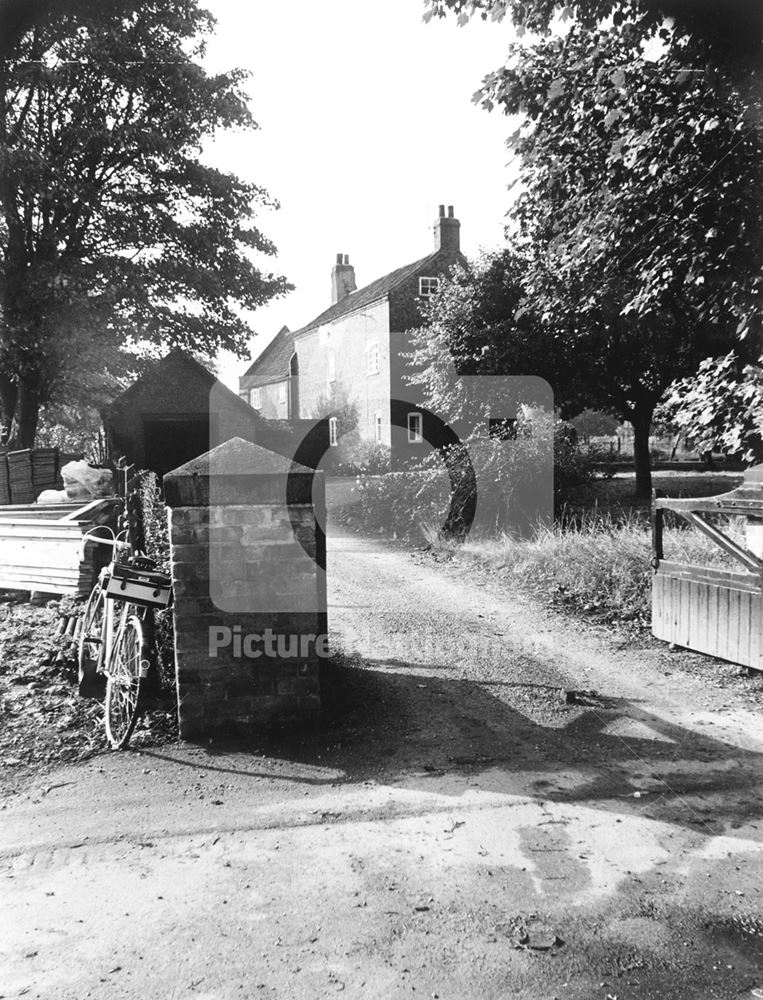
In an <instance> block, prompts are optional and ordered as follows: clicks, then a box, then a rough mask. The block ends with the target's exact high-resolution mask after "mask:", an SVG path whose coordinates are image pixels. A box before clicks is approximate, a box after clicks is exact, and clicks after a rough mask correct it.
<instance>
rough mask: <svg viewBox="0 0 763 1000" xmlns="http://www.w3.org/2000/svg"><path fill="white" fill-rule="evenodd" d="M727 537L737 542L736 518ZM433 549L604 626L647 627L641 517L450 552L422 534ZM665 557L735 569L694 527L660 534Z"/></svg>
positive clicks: (647, 573) (646, 551)
mask: <svg viewBox="0 0 763 1000" xmlns="http://www.w3.org/2000/svg"><path fill="white" fill-rule="evenodd" d="M727 531H728V533H729V534H730V535H731V536H732V537H734V538H736V539H738V540H742V539H743V535H744V529H743V527H742V525H741V523H739V522H738V519H735V520H734V522H732V523H730V524H728V525H727ZM426 535H427V540H428V541H429V543H430V545H431V546H432V547H433V549H439V550H449V551H451V552H452V553H453V554H454V555H455V556H456V557H457V558H458V559H459V560H463V561H466V562H474V563H479V564H482V565H484V566H487V567H489V568H492V569H494V570H496V571H499V572H503V573H505V574H507V575H509V576H511V577H512V578H514V579H515V580H516V582H517V583H518V584H519V585H520V586H522V587H523V588H525V589H529V590H532V591H534V592H536V593H538V594H540V595H542V596H544V597H547V598H552V599H554V600H557V601H559V602H562V603H565V604H567V605H568V606H570V607H571V608H573V609H575V610H580V611H585V612H589V613H591V612H596V613H598V614H599V615H600V617H602V618H604V619H608V620H615V619H619V620H623V621H634V622H637V623H641V624H648V623H649V620H650V603H651V538H650V532H649V528H648V527H647V526H646V525H645V524H644V521H643V519H642V518H640V517H639V516H637V515H635V514H634V515H633V516H631V517H630V518H626V519H625V520H623V519H622V518H618V519H615V518H613V517H612V516H611V515H607V514H605V515H590V516H588V517H586V518H584V519H583V520H582V521H580V522H579V524H578V526H577V527H576V528H575V529H574V530H573V529H570V528H569V527H562V526H560V525H558V524H557V525H555V526H554V527H551V528H543V529H541V530H540V531H538V532H537V534H536V537H535V538H534V539H532V540H529V541H522V540H516V539H514V538H511V537H509V536H507V535H502V536H500V537H498V538H493V539H485V540H482V541H479V540H477V541H473V540H469V541H467V542H466V543H465V544H464V545H462V546H459V547H455V546H453V545H450V544H449V543H448V542H447V541H443V540H442V539H441V538H440V537H439V535H438V532H437V530H436V529H434V528H431V529H428V530H427V532H426ZM664 544H665V556H666V558H668V559H671V560H676V561H680V562H686V563H689V564H692V565H697V566H707V565H712V566H724V567H728V568H739V565H738V563H735V562H734V560H733V559H732V558H731V557H730V556H727V555H726V554H725V553H724V552H723V551H722V550H721V549H720V548H719V547H718V546H717V545H715V544H714V543H713V542H711V541H710V539H708V538H706V537H705V536H704V535H702V534H700V533H699V532H697V531H695V530H694V529H693V528H682V527H679V526H675V527H672V528H668V529H666V531H665V537H664Z"/></svg>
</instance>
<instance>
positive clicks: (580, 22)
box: [430, 0, 763, 493]
mask: <svg viewBox="0 0 763 1000" xmlns="http://www.w3.org/2000/svg"><path fill="white" fill-rule="evenodd" d="M430 6H431V7H432V9H433V11H434V12H436V13H442V12H443V11H444V10H445V9H446V8H453V9H455V10H456V11H457V12H458V13H459V16H461V17H462V18H463V17H467V16H468V15H469V14H470V13H473V12H474V11H475V10H477V11H480V12H481V13H483V14H487V13H491V14H493V15H494V16H503V15H504V14H506V13H507V12H509V13H511V14H512V16H513V17H514V18H515V20H516V22H517V23H518V25H519V26H520V28H522V27H524V28H529V29H530V30H531V31H534V32H536V33H537V34H536V35H535V36H533V37H532V38H531V40H530V41H529V42H523V43H520V44H517V45H515V46H513V47H512V49H511V52H510V55H509V60H508V62H507V64H506V66H504V67H502V68H501V69H499V70H497V71H496V72H494V73H492V74H490V75H489V76H488V77H487V78H486V81H485V84H484V87H483V89H482V91H481V92H480V94H479V99H480V100H482V102H483V103H484V104H485V106H487V107H493V106H499V107H500V108H501V109H502V110H503V111H505V112H506V113H507V114H509V115H519V116H521V121H522V122H523V124H522V125H521V127H520V128H519V129H518V131H517V133H516V134H515V136H514V137H513V145H514V146H515V149H516V151H517V153H518V155H519V156H520V158H521V164H522V180H523V193H522V195H521V196H520V198H519V200H518V203H517V206H516V210H515V213H514V218H513V220H512V223H513V224H512V227H511V232H512V236H513V239H514V241H515V244H516V245H517V246H518V247H519V248H520V250H521V252H522V253H523V254H524V256H525V257H526V258H527V260H528V268H527V275H526V279H525V289H526V295H527V297H528V300H529V302H530V303H531V307H532V309H533V310H534V312H535V313H536V314H537V315H538V317H539V320H540V322H539V326H538V333H537V336H538V339H539V341H540V342H541V343H543V344H544V345H545V352H544V356H545V359H546V361H545V369H540V370H538V373H539V374H546V375H547V377H549V380H550V381H552V383H553V384H554V387H555V389H556V391H557V394H558V395H560V396H561V397H562V400H563V401H567V402H573V401H574V400H573V399H572V398H571V396H570V392H569V390H570V387H571V385H572V386H574V387H575V393H574V394H573V395H576V396H577V397H578V399H580V397H581V396H583V397H586V399H585V402H586V403H587V405H590V406H593V407H595V408H598V409H606V410H611V411H613V412H615V413H617V414H618V415H619V416H620V417H621V418H623V419H626V420H629V421H631V422H632V423H633V426H634V433H635V442H636V472H637V488H638V491H639V492H640V493H645V492H648V490H649V487H650V477H649V451H648V436H649V427H650V423H651V418H652V414H653V411H654V408H655V406H656V404H657V402H658V401H659V399H660V398H661V396H662V395H663V393H664V392H665V390H666V389H667V388H668V386H669V385H670V384H671V383H672V382H673V381H674V380H675V379H677V378H680V377H681V376H686V375H689V374H690V373H691V372H693V371H695V370H696V369H697V367H698V365H699V364H700V362H701V361H702V360H703V359H704V358H706V357H708V356H709V355H713V354H715V355H718V354H720V353H722V352H723V353H726V352H727V351H728V350H729V349H730V348H731V347H733V346H737V345H738V349H739V350H740V352H745V351H747V352H750V351H754V347H755V342H756V340H757V338H759V336H760V328H759V327H757V326H755V322H754V316H755V312H756V305H757V302H758V301H759V295H760V277H759V260H760V254H761V203H760V198H759V190H760V181H761V179H763V178H761V160H760V137H759V132H758V127H757V119H756V117H755V114H754V113H753V112H754V111H755V110H756V109H755V108H754V107H753V106H752V104H751V101H752V97H751V95H754V87H753V86H751V85H750V81H751V79H752V77H751V76H750V71H749V66H748V63H747V62H746V61H745V59H744V58H741V57H740V58H737V57H736V56H737V55H738V53H731V52H730V48H729V46H726V47H723V46H720V47H719V46H718V45H717V43H716V42H713V43H712V44H711V41H710V40H709V38H705V37H704V35H703V34H702V33H701V32H700V33H698V34H692V33H691V32H690V31H689V30H688V29H687V28H686V26H685V25H683V23H681V22H666V21H665V20H664V18H663V17H662V16H661V13H660V11H659V9H657V5H651V4H645V3H637V2H632V3H628V2H622V3H620V2H612V0H610V2H606V3H605V2H604V0H599V2H594V0H589V2H585V0H579V2H577V3H575V2H573V3H571V4H569V5H568V6H567V7H566V8H564V9H563V10H562V8H561V6H560V5H557V4H555V3H551V2H546V3H525V4H520V3H514V2H511V0H507V2H497V0H496V2H489V0H485V2H478V3H468V4H467V3H461V2H459V0H453V2H450V0H443V2H439V0H438V2H433V3H432V4H431V5H430ZM554 14H559V15H560V22H559V23H557V24H556V25H555V26H554V30H552V31H549V30H548V29H549V26H550V25H551V23H552V22H551V19H552V16H553V15H554ZM605 18H606V20H604V19H605ZM714 46H715V47H714Z"/></svg>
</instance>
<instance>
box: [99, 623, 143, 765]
mask: <svg viewBox="0 0 763 1000" xmlns="http://www.w3.org/2000/svg"><path fill="white" fill-rule="evenodd" d="M144 652H145V648H144V641H143V626H142V625H141V623H140V621H139V620H138V619H137V618H128V619H127V621H126V622H125V623H124V624H123V625H121V626H120V628H119V630H118V632H117V635H116V640H115V643H114V649H113V652H112V655H111V659H110V662H109V665H108V668H107V673H108V680H107V682H106V736H107V737H108V740H109V743H110V744H111V746H112V747H113V749H114V750H122V749H124V747H126V746H127V744H128V743H129V741H130V737H131V736H132V733H133V730H134V729H135V723H136V722H137V721H138V716H139V714H140V708H141V698H140V696H141V687H142V685H143V680H144V678H145V675H146V672H147V670H148V661H147V660H146V659H145V657H144Z"/></svg>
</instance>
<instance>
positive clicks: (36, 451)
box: [30, 448, 58, 496]
mask: <svg viewBox="0 0 763 1000" xmlns="http://www.w3.org/2000/svg"><path fill="white" fill-rule="evenodd" d="M30 457H31V459H32V486H33V487H34V495H35V496H39V495H40V493H42V491H43V490H53V489H55V488H56V480H57V478H58V448H33V449H32V453H31V456H30Z"/></svg>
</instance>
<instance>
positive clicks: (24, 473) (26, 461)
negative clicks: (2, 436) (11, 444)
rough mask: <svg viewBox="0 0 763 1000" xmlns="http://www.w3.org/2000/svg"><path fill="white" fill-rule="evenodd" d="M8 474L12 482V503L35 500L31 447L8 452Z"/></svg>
mask: <svg viewBox="0 0 763 1000" xmlns="http://www.w3.org/2000/svg"><path fill="white" fill-rule="evenodd" d="M8 474H9V479H10V484H11V503H12V504H25V503H32V502H33V501H34V486H33V485H32V458H31V455H30V450H29V448H24V449H23V450H22V451H9V452H8Z"/></svg>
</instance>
